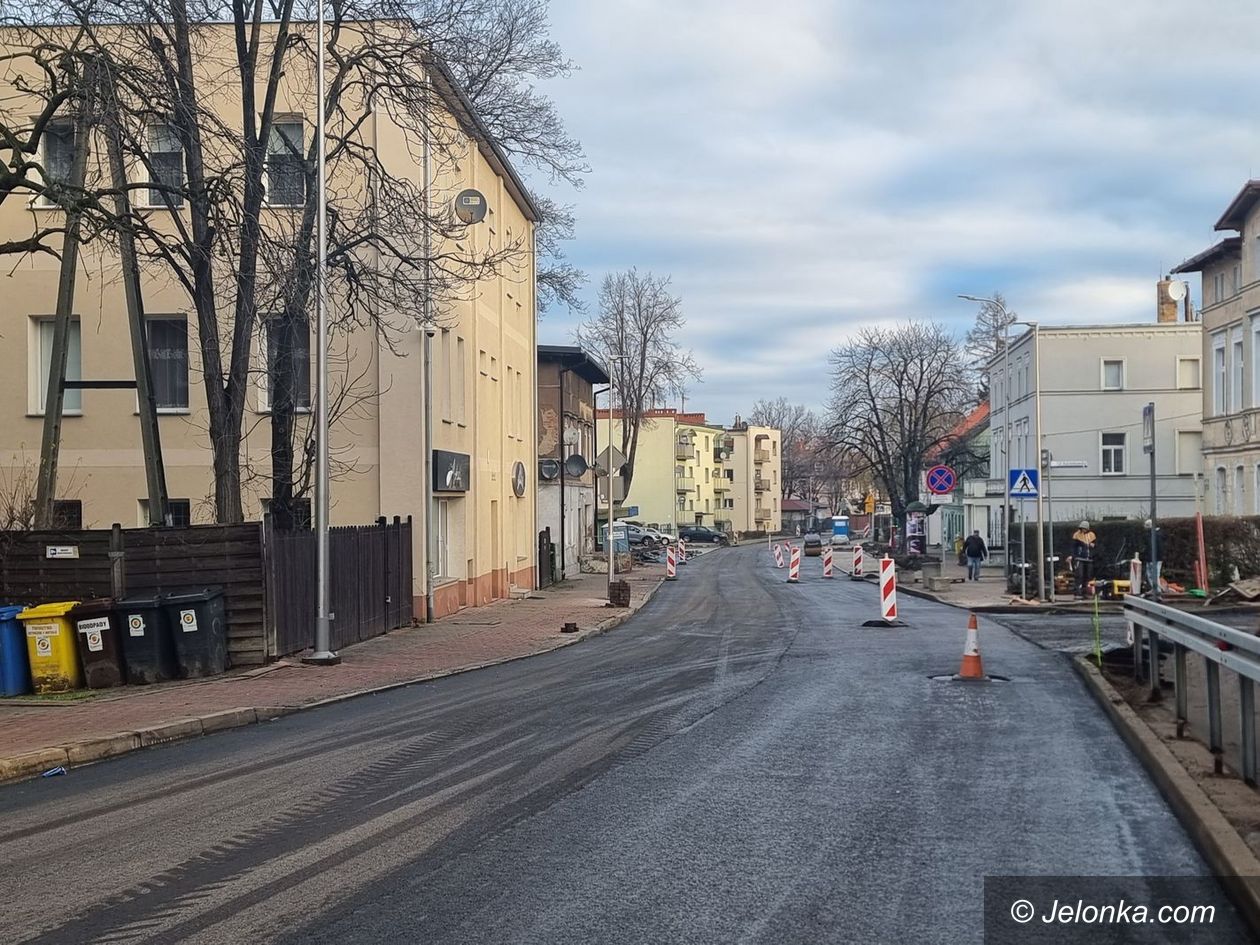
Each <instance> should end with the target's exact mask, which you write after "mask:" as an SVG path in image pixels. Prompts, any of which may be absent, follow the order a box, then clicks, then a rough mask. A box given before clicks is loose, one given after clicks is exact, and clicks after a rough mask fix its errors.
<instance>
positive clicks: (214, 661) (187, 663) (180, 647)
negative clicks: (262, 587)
mask: <svg viewBox="0 0 1260 945" xmlns="http://www.w3.org/2000/svg"><path fill="white" fill-rule="evenodd" d="M162 606H163V608H164V609H165V610H166V623H167V626H169V627H170V628H171V642H172V643H173V644H174V645H175V657H176V661H177V662H178V663H179V674H180V675H181V676H184V677H194V676H216V675H218V674H219V673H221V672H223V671H224V670H225V669H227V608H226V606H225V602H224V600H223V590H222V589H221V588H217V587H207V588H205V589H204V590H200V591H187V592H183V593H179V594H163V595H162Z"/></svg>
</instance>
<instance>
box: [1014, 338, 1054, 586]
mask: <svg viewBox="0 0 1260 945" xmlns="http://www.w3.org/2000/svg"><path fill="white" fill-rule="evenodd" d="M1010 324H1012V325H1027V326H1028V327H1029V328H1031V329H1032V349H1033V449H1032V453H1033V456H1034V457H1035V460H1034V462H1035V463H1036V465H1037V469H1038V470H1040V469H1041V468H1042V462H1041V456H1042V438H1041V334H1040V332H1039V330H1038V327H1037V323H1036V322H1034V321H1024V320H1022V319H1012V320H1011V322H1010ZM1007 396H1008V398H1009V396H1010V392H1009V391H1007ZM1039 478H1040V477H1039ZM1006 479H1007V490H1008V492H1009V489H1010V474H1009V473H1008V474H1007V477H1006ZM1044 495H1045V490H1044V489H1042V488H1041V486H1040V484H1038V488H1037V597H1038V599H1043V598H1046V597H1047V593H1046V526H1045V521H1046V516H1045V505H1044V501H1043V497H1044ZM1019 541H1020V548H1021V549H1022V548H1023V547H1024V528H1023V523H1022V522H1021V523H1020V533H1019ZM1020 556H1021V557H1022V558H1025V559H1026V557H1027V556H1026V555H1024V554H1023V553H1022V551H1021V555H1020ZM1020 569H1021V570H1022V571H1025V572H1026V571H1027V564H1026V561H1021V562H1020ZM1050 577H1051V583H1053V579H1054V571H1053V569H1052V570H1051V572H1050ZM1021 593H1022V594H1023V596H1024V597H1027V596H1028V589H1027V586H1026V585H1025V586H1023V587H1022V588H1021Z"/></svg>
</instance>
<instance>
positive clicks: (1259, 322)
mask: <svg viewBox="0 0 1260 945" xmlns="http://www.w3.org/2000/svg"><path fill="white" fill-rule="evenodd" d="M1251 406H1253V407H1260V312H1252V313H1251Z"/></svg>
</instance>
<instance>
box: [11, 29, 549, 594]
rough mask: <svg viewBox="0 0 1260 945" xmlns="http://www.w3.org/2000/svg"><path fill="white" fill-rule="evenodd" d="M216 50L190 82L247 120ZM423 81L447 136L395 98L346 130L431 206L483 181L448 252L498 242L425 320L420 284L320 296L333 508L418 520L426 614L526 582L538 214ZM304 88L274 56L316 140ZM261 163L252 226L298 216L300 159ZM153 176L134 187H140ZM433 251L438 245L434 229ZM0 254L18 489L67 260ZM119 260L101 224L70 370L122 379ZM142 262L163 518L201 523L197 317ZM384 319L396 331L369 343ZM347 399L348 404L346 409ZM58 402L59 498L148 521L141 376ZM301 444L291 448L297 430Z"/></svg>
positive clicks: (79, 302) (258, 463) (385, 330)
mask: <svg viewBox="0 0 1260 945" xmlns="http://www.w3.org/2000/svg"><path fill="white" fill-rule="evenodd" d="M231 29H232V28H231V26H230V25H222V26H212V27H205V28H204V29H202V31H201V33H200V34H199V35H198V41H199V42H200V43H201V44H202V46H203V48H205V49H209V50H214V49H215V48H221V49H224V50H226V49H227V48H228V44H231V42H232V32H231ZM296 29H298V30H299V31H301V30H308V31H309V30H310V29H311V27H310V26H309V24H301V25H299V26H297V27H296ZM0 36H4V37H5V39H4V41H5V43H6V51H9V48H8V44H9V43H10V42H11V41H12V40H13V36H14V34H12V33H9V34H7V35H6V34H4V33H0ZM215 61H216V59H215V57H214V56H212V55H206V56H204V57H202V58H201V59H200V60H199V62H202V63H205V64H206V65H205V67H204V68H205V71H206V74H205V75H199V76H198V80H199V83H201V84H202V86H203V87H204V88H206V89H207V90H208V91H207V93H206V94H207V95H208V96H211V98H210V99H209V100H210V101H213V102H215V104H214V106H213V107H214V108H215V110H216V111H220V112H221V113H222V116H223V120H224V121H225V122H228V123H229V126H231V123H235V126H236V127H239V125H240V121H241V119H240V97H239V96H240V93H239V88H240V86H239V79H237V78H235V77H231V76H229V77H227V79H224V77H223V76H221V75H216V74H214V72H213V70H214V69H215V68H216V67H215V66H214V65H213V63H214V62H215ZM22 68H23V65H22V62H21V61H12V60H11V61H9V62H8V64H7V65H6V66H5V67H4V72H0V81H2V82H3V83H4V85H5V87H6V92H7V94H8V99H9V100H8V103H7V105H6V107H7V109H8V110H9V112H10V113H11V114H16V113H21V112H22V111H23V106H22V103H21V101H20V100H19V101H17V104H16V105H15V104H14V101H15V100H18V98H19V96H18V93H17V89H18V88H19V87H20V86H19V85H18V84H17V83H18V82H19V81H20V80H21V79H23V78H26V79H28V80H30V81H37V80H38V79H39V77H37V76H20V75H19V74H18V73H19V71H20V70H21V69H22ZM426 79H427V80H428V82H429V84H430V87H431V88H432V89H433V90H434V93H435V100H437V101H440V102H441V103H442V106H443V107H442V109H441V111H440V112H438V113H435V114H433V115H432V116H431V119H430V125H429V127H430V128H431V129H432V130H431V131H430V132H429V133H430V134H432V135H433V136H435V137H437V136H439V135H441V136H443V143H442V147H441V148H438V147H433V148H432V153H433V157H432V159H431V163H430V164H429V165H428V167H426V165H425V163H424V162H423V161H422V160H421V157H420V155H419V153H418V150H417V145H416V142H415V140H414V136H409V135H408V133H407V132H406V131H405V130H404V129H402V128H401V127H399V126H398V125H397V124H395V122H394V121H393V120H392V119H391V109H390V108H389V107H375V108H370V109H368V108H365V109H364V111H363V114H361V115H359V116H357V118H358V120H359V121H360V122H361V125H360V131H359V133H360V134H361V136H362V139H363V140H364V141H370V142H371V143H372V146H373V147H374V148H375V150H376V153H377V155H379V159H380V161H381V163H382V164H384V165H385V166H387V167H388V168H389V169H390V172H391V173H392V174H394V175H397V176H400V177H404V178H407V179H410V180H412V181H414V182H415V185H416V186H417V187H418V188H420V189H421V190H427V193H428V197H427V199H428V200H431V201H432V202H433V205H434V206H437V207H442V206H449V205H451V204H452V202H453V199H454V196H455V195H456V194H457V193H460V192H461V191H463V190H465V189H467V188H472V189H475V190H477V191H479V192H480V193H481V194H482V195H483V196H484V198H485V202H486V204H487V206H488V211H487V213H486V216H485V218H484V220H482V221H481V222H480V223H478V224H476V225H475V226H468V227H467V228H466V229H465V231H464V233H463V235H462V238H461V239H460V241H459V245H458V246H457V247H454V248H452V249H451V251H452V252H456V251H458V252H464V253H478V252H482V253H485V254H487V255H489V254H493V253H494V252H496V251H497V252H500V254H501V255H502V256H503V257H504V258H505V260H506V261H505V262H504V263H503V264H502V265H501V266H499V267H498V268H497V269H495V270H494V271H493V272H490V273H488V274H487V273H486V272H484V271H483V272H482V273H480V274H479V276H478V278H477V280H476V281H475V282H474V283H472V284H471V285H469V286H466V287H464V291H461V292H459V293H458V294H457V295H456V296H455V297H449V298H438V297H435V299H434V305H435V308H436V317H435V319H434V320H433V321H432V322H431V323H430V324H428V326H427V331H426V326H425V325H424V319H423V316H422V313H423V312H424V299H423V298H415V299H414V305H413V306H411V307H409V308H408V309H399V310H393V311H382V312H377V313H374V314H375V316H376V317H375V319H374V320H373V321H370V322H364V321H363V320H359V319H355V318H352V317H342V316H345V314H346V313H345V312H339V311H338V310H337V309H336V305H337V301H336V300H335V299H334V300H333V302H332V305H333V309H332V311H331V313H330V315H331V318H332V322H333V325H334V328H333V331H332V332H331V335H330V348H331V354H330V371H331V374H332V377H331V380H330V397H331V398H332V399H333V416H332V430H331V440H330V443H331V452H332V468H333V477H334V481H333V484H332V489H331V505H332V510H331V511H332V524H334V525H337V524H350V523H364V522H370V521H372V520H374V519H376V518H377V517H378V516H381V515H385V516H394V515H401V516H408V515H410V516H412V517H413V520H414V522H415V527H414V529H413V536H414V547H413V549H412V551H413V560H414V572H413V573H414V586H413V604H414V613H415V615H416V616H417V617H419V618H423V617H424V616H425V613H426V591H427V590H429V589H428V588H427V586H426V575H427V574H428V573H429V572H430V570H431V572H432V576H433V587H432V600H431V601H430V602H429V603H430V604H431V607H432V611H433V614H434V616H437V617H440V616H443V615H446V614H449V613H452V612H454V611H455V610H458V609H459V608H460V607H463V606H469V605H479V604H484V603H486V602H488V601H490V600H492V599H495V598H501V597H505V596H507V595H508V594H509V591H510V588H511V586H513V585H516V586H520V587H523V588H531V587H533V585H534V573H535V571H534V558H535V548H536V534H537V529H536V527H535V483H534V475H535V472H536V470H537V462H536V444H537V441H538V437H537V428H536V418H537V409H536V405H535V397H536V391H537V385H536V381H535V378H536V364H537V357H536V351H537V337H536V317H535V312H536V298H535V281H534V278H535V258H534V227H535V224H536V222H537V221H538V219H539V213H538V209H537V207H536V205H535V204H534V202H533V200H532V199H531V198H530V195H529V194H528V192H527V191H526V189H525V187H524V186H523V184H522V182H521V180H520V179H519V177H518V176H517V175H516V173H515V172H514V170H513V169H512V167H511V165H510V164H509V163H508V161H507V159H506V158H505V156H504V154H503V153H502V151H501V150H500V149H499V148H498V147H497V146H496V144H495V143H494V142H493V140H492V139H491V137H490V135H489V134H488V132H487V131H486V128H485V126H484V125H483V124H482V123H481V121H480V120H479V119H478V118H477V116H476V115H475V114H474V113H473V112H472V109H471V107H470V105H469V103H468V100H467V98H466V97H465V96H464V95H463V93H462V92H461V91H460V90H459V89H458V88H457V87H456V86H455V85H454V83H453V80H452V79H451V78H450V76H449V74H447V73H446V71H445V69H444V68H442V67H440V65H438V64H435V66H434V68H433V69H432V71H431V74H429V75H427V76H426ZM313 89H314V81H313V77H312V76H311V74H310V69H309V67H307V66H306V65H305V63H304V62H303V63H298V64H296V65H295V67H294V68H292V69H290V70H287V71H286V78H285V80H284V82H283V83H282V85H281V88H280V94H279V98H278V101H277V109H276V114H277V116H278V117H277V126H276V127H277V128H279V129H280V134H281V135H282V136H283V137H284V138H287V139H288V140H289V141H291V142H293V143H295V144H297V145H298V150H299V151H300V152H302V153H304V150H305V147H306V146H307V145H308V144H309V143H310V141H311V135H312V127H313V115H314V111H315V102H314V100H313ZM216 97H217V98H216ZM59 130H61V131H62V132H63V133H60V134H53V135H50V136H49V137H48V138H47V139H46V140H47V141H48V144H47V148H48V149H49V152H50V153H48V154H46V155H44V157H45V159H46V161H45V163H46V164H47V165H48V166H50V167H64V166H67V164H68V161H69V159H70V157H71V153H70V152H72V150H73V149H74V147H75V145H76V142H75V136H74V134H73V129H72V126H69V127H67V128H66V129H59ZM64 131H69V133H64ZM151 135H152V140H154V141H159V142H161V143H160V145H155V147H156V148H160V149H162V150H163V153H164V154H165V155H166V156H167V158H168V159H169V156H170V154H171V148H172V147H173V148H174V152H175V153H176V154H178V155H179V157H177V158H175V159H174V161H173V164H174V167H175V168H177V169H179V168H182V167H183V164H182V159H183V155H182V152H180V151H179V145H178V144H174V145H172V143H171V136H170V135H169V134H168V133H167V130H166V129H165V128H164V127H160V126H158V125H155V126H154V127H153V128H152V132H151ZM95 137H98V136H96V135H94V136H93V138H95ZM102 150H103V149H102V147H101V142H99V141H95V140H93V141H92V153H93V154H100V153H102ZM54 151H55V152H56V153H52V152H54ZM102 164H103V162H102ZM168 166H169V165H168ZM268 168H269V169H268V175H269V177H268V182H267V186H268V194H269V195H271V194H273V193H275V194H279V195H281V196H280V197H279V198H278V199H275V200H272V201H270V202H268V203H267V205H266V206H265V211H264V212H265V213H266V215H267V218H266V220H265V221H264V224H263V225H264V228H266V227H270V226H278V227H281V228H285V227H288V228H290V229H291V228H292V227H293V219H294V217H295V216H296V215H297V214H298V213H300V211H301V208H302V207H303V206H304V205H305V200H306V199H307V198H308V196H309V199H311V200H313V199H314V194H309V195H308V194H307V193H305V192H304V188H303V187H301V186H298V187H296V188H294V187H293V186H292V185H293V182H294V181H293V178H292V177H290V178H287V179H284V178H283V177H282V175H278V174H277V172H276V171H274V170H273V169H272V166H271V164H270V163H269V164H268ZM339 168H340V165H339V164H338V162H337V161H335V160H332V161H330V163H329V192H330V194H332V193H337V194H341V195H344V194H346V193H348V192H353V190H354V188H355V187H356V186H360V182H359V181H355V180H346V179H344V177H339ZM90 172H91V173H92V174H97V175H99V174H102V173H103V167H102V166H101V165H98V164H96V163H93V164H92V165H91V168H90ZM147 173H148V171H146V169H145V167H144V166H143V165H142V164H140V163H139V162H137V164H136V166H130V167H129V168H128V174H129V175H130V176H131V178H132V179H133V180H136V181H140V182H143V181H145V180H146V178H145V177H144V176H143V175H145V174H147ZM180 173H182V171H180ZM273 174H277V176H271V175H273ZM299 178H300V171H299ZM181 180H182V178H181ZM96 183H97V185H99V183H100V182H99V181H97V182H96ZM298 183H299V184H300V183H301V181H300V179H299V180H298ZM92 185H93V182H92V181H91V180H89V186H92ZM286 187H287V189H286ZM273 188H274V189H273ZM147 192H149V191H147V190H146V189H140V190H138V191H137V194H139V195H144V194H145V193H147ZM139 199H143V196H141V197H140V198H139ZM158 199H159V202H158V204H157V205H156V206H154V205H152V204H151V205H150V206H153V214H154V215H155V216H157V215H161V214H170V215H172V216H175V215H183V216H184V218H185V220H186V219H187V211H186V209H184V208H183V207H182V206H174V207H172V206H169V205H168V204H167V203H166V202H165V201H163V200H162V198H161V197H160V196H159V198H158ZM61 214H62V211H61V210H60V209H58V208H57V207H55V206H48V205H43V204H41V203H39V202H37V201H31V202H29V203H28V202H20V201H16V200H12V199H11V200H8V201H6V202H4V204H3V205H2V206H0V240H7V239H10V238H17V237H19V236H23V235H29V234H30V233H31V232H32V229H33V228H35V227H39V226H53V225H56V224H57V222H58V220H59V219H60V217H61ZM174 222H176V221H172V225H174ZM436 249H437V250H438V251H443V252H445V251H446V250H445V249H444V247H443V246H439V247H436ZM6 262H7V266H6V270H5V272H4V274H3V275H2V276H0V286H2V287H3V291H4V293H5V296H6V298H7V299H8V300H9V301H8V308H9V312H10V315H9V318H8V319H7V327H6V329H5V343H4V344H3V345H2V346H0V371H2V372H3V377H4V378H5V387H4V390H5V398H4V408H3V409H0V476H2V477H4V478H5V481H6V483H7V485H8V486H9V487H12V486H13V485H14V484H19V483H22V482H33V481H34V477H33V472H34V470H35V469H36V468H37V467H38V463H39V447H40V439H41V429H42V424H43V412H44V411H43V406H44V397H45V393H46V390H47V382H48V378H47V371H48V364H49V354H48V352H49V346H50V344H51V337H52V332H51V325H52V322H51V316H52V314H53V312H54V309H55V298H56V288H57V279H58V266H59V264H58V261H57V260H56V259H55V258H53V257H52V256H49V255H31V256H27V257H21V258H15V257H10V258H9V259H8V260H7V261H6ZM119 272H120V266H119V260H118V256H117V254H116V252H115V250H114V248H113V246H112V245H111V244H109V243H107V242H105V241H103V240H94V241H90V242H87V243H86V244H85V245H83V247H82V251H81V263H80V271H79V275H78V280H77V286H76V292H75V296H74V316H73V325H72V329H71V338H70V350H69V364H68V368H67V378H69V379H79V378H83V379H128V378H132V377H134V372H133V365H132V352H131V344H130V337H129V333H128V323H127V318H126V308H125V304H124V294H123V286H122V283H121V280H120V278H119ZM141 281H142V290H143V296H144V307H145V314H146V324H147V344H148V348H149V351H148V354H149V362H150V365H151V366H152V373H153V376H154V386H155V392H156V394H157V399H158V405H159V413H160V417H159V427H160V434H161V442H162V453H163V459H164V462H165V469H166V478H167V492H168V494H169V495H170V497H171V500H172V502H171V511H172V515H173V517H174V519H175V520H176V522H177V523H178V522H191V523H200V522H209V521H212V520H213V516H214V504H213V501H212V497H213V494H214V488H213V475H212V463H211V456H212V454H211V450H210V446H209V440H208V433H207V429H208V413H207V408H206V393H205V389H204V379H203V375H202V363H201V356H200V350H201V349H200V346H199V343H198V339H199V336H198V330H197V318H196V316H195V313H194V309H193V306H192V304H191V301H190V298H189V295H188V293H187V292H186V291H185V290H184V289H183V288H182V287H181V285H179V284H178V283H177V282H176V280H174V279H173V278H172V277H171V276H170V274H169V272H163V271H159V270H158V269H156V268H154V267H151V266H150V267H145V268H144V269H143V271H142V274H141ZM225 294H227V293H225ZM222 304H224V305H225V306H229V305H230V304H231V303H230V302H224V303H222ZM311 320H312V321H313V312H312V315H311ZM303 334H304V335H305V339H304V340H305V342H306V344H307V350H306V351H305V352H300V355H304V357H303V358H302V361H303V362H304V365H305V368H306V369H307V370H309V374H310V376H308V377H305V378H302V377H299V380H298V388H299V389H298V397H297V399H298V406H299V412H300V413H301V414H302V416H301V417H299V422H300V423H301V424H304V425H309V422H310V418H309V412H310V411H309V405H310V404H311V402H312V401H311V398H312V389H311V388H312V383H313V382H312V377H313V375H314V371H313V370H311V369H310V368H311V361H312V358H313V353H314V349H315V347H316V346H315V340H314V338H313V337H312V335H311V333H310V331H309V326H308V330H307V331H306V332H304V333H303ZM386 334H388V341H385V340H383V336H384V335H386ZM426 335H430V336H431V337H430V338H429V344H430V347H431V351H430V352H429V355H430V357H431V360H432V371H431V379H432V384H431V388H432V398H431V412H432V429H431V434H432V447H433V452H432V456H431V457H430V458H431V459H432V461H433V470H432V474H433V478H434V486H435V491H434V496H433V503H432V509H433V513H432V514H429V509H427V508H426V507H425V505H426V502H425V489H424V482H425V470H426V463H425V460H426V455H425V453H426V450H425V439H426V438H425V432H426V429H425V428H426V410H425V403H426V384H425V361H426V358H425V354H426V352H425V345H426ZM266 339H267V331H266V327H265V326H263V325H260V326H259V329H258V331H257V332H256V333H255V335H254V338H253V339H252V340H253V344H252V346H251V347H252V350H251V384H250V390H249V392H248V394H247V396H246V402H245V434H244V436H243V440H242V443H241V463H242V466H243V468H244V470H245V475H244V477H243V479H244V483H243V489H244V499H243V501H244V504H245V516H246V518H256V517H259V516H261V515H263V514H264V513H265V511H266V508H267V502H268V495H269V491H270V480H269V477H270V443H271V430H270V415H269V403H268V387H269V377H270V376H271V375H270V367H269V365H268V361H267V355H266V350H265V349H266ZM350 392H352V393H353V395H352V396H351V395H350ZM347 402H350V403H351V404H352V406H351V407H350V408H346V407H345V404H346V403H347ZM339 406H341V407H342V408H343V409H338V407H339ZM64 414H65V419H64V422H63V427H62V439H61V450H60V476H59V483H58V498H59V500H60V508H59V514H60V515H62V516H63V518H64V519H65V520H66V521H73V522H77V523H79V524H80V525H81V527H85V528H93V527H108V526H109V525H110V524H111V523H114V522H119V523H123V524H125V525H134V524H138V523H145V524H147V517H146V514H145V508H146V500H145V497H146V495H147V491H146V481H145V471H144V461H143V456H142V450H141V445H140V434H139V425H138V417H137V405H136V395H135V392H134V391H128V390H84V391H73V390H70V391H67V395H66V402H65V409H64ZM298 446H299V449H298V456H299V458H300V456H301V439H300V438H299V444H298Z"/></svg>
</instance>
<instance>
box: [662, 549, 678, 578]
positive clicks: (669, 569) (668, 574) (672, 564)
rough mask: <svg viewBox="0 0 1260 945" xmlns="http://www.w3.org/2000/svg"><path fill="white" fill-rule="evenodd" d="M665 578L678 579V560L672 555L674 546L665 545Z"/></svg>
mask: <svg viewBox="0 0 1260 945" xmlns="http://www.w3.org/2000/svg"><path fill="white" fill-rule="evenodd" d="M665 580H667V581H677V580H678V560H677V559H676V558H675V557H674V546H673V545H666V546H665Z"/></svg>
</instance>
